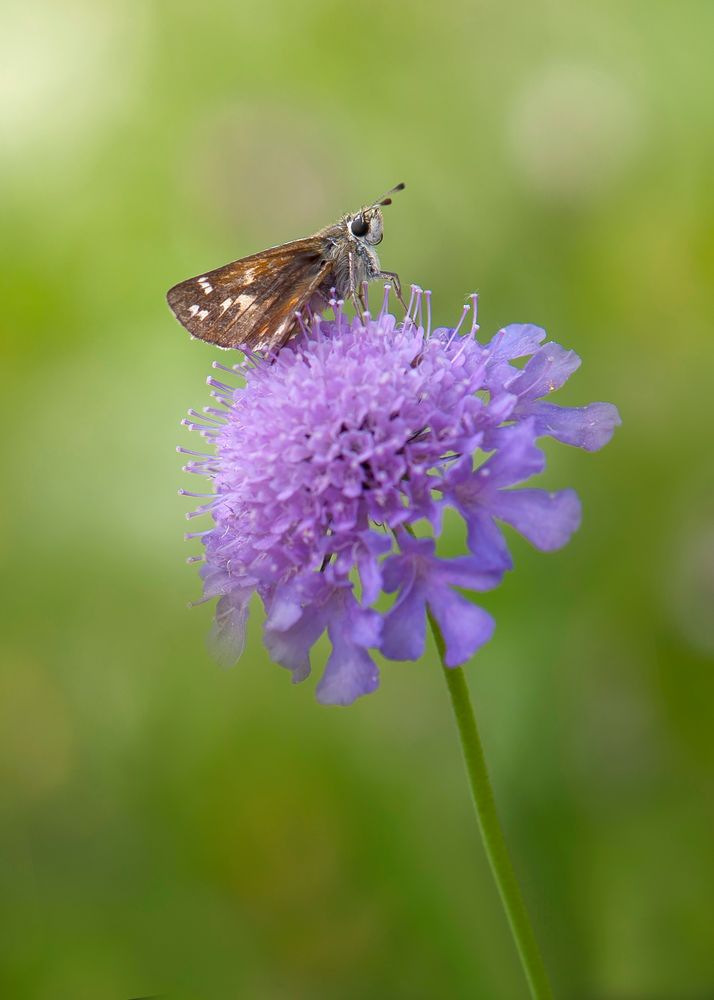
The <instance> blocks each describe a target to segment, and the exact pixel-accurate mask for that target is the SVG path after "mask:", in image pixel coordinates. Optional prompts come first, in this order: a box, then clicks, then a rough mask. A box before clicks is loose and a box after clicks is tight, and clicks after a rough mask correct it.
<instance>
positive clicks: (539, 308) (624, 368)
mask: <svg viewBox="0 0 714 1000" xmlns="http://www.w3.org/2000/svg"><path fill="white" fill-rule="evenodd" d="M713 34H714V5H713V4H711V3H707V2H696V0H694V2H680V3H669V2H666V0H659V2H658V0H649V2H644V0H640V2H636V0H632V2H628V3H623V2H621V0H620V2H614V0H605V2H599V3H597V4H586V3H584V2H583V3H572V2H566V0H530V2H525V0H522V2H504V3H501V4H493V3H486V2H480V3H474V2H467V0H445V2H443V3H441V4H438V5H435V4H431V3H423V2H416V3H411V4H407V3H401V4H398V3H391V2H384V0H382V2H379V3H377V2H368V3H362V4H349V5H348V4H346V3H336V2H326V0H322V2H314V3H313V2H309V0H304V2H302V3H290V2H288V0H282V2H275V0H261V2H255V0H250V2H240V3H236V2H232V3H231V2H213V0H206V2H203V3H201V4H196V3H193V2H188V0H172V2H160V0H133V2H131V0H128V2H124V3H121V2H118V0H117V2H115V3H101V2H97V0H91V2H90V0H53V2H51V0H37V2H35V3H33V4H28V3H21V2H18V0H5V3H4V4H3V13H2V24H1V25H0V84H1V86H2V98H1V102H0V129H1V130H2V137H1V141H0V147H1V148H0V191H1V194H0V198H1V200H2V236H3V239H2V249H1V250H0V252H1V253H2V264H1V269H2V278H3V284H4V292H3V295H2V310H0V326H2V332H3V364H2V375H1V379H2V382H1V389H2V406H3V409H4V412H5V415H4V420H3V434H2V442H3V447H4V458H3V466H4V470H5V483H6V485H5V488H4V490H3V504H2V520H1V522H0V544H1V546H2V556H3V563H4V567H5V574H4V581H5V582H4V594H3V600H2V604H1V614H2V618H3V622H2V639H1V643H2V674H1V676H0V780H1V781H2V789H3V792H2V801H1V804H0V810H1V815H0V821H1V828H2V841H3V844H2V852H1V855H0V857H1V859H2V860H1V861H0V864H1V865H2V868H3V869H4V872H3V888H2V903H1V904H0V905H1V906H2V909H3V910H4V911H5V912H4V914H3V916H4V918H5V919H4V930H3V932H2V934H1V935H0V992H1V993H2V995H3V996H4V997H9V998H13V1000H14V998H25V997H28V998H41V1000H45V998H47V1000H63V998H68V1000H85V998H86V1000H102V998H105V997H106V998H121V1000H125V998H128V997H135V996H138V995H144V994H153V993H156V994H162V995H165V996H166V997H169V998H172V997H186V998H191V1000H197V998H200V1000H211V998H235V997H251V998H252V997H255V998H259V1000H288V998H290V1000H292V998H297V1000H303V998H320V1000H322V998H326V1000H332V998H335V1000H337V998H347V1000H352V998H354V1000H356V998H364V997H376V998H382V997H384V998H391V997H394V998H432V997H455V998H462V997H463V998H467V997H478V998H485V1000H491V998H493V1000H502V998H503V1000H512V998H513V1000H517V998H521V997H524V995H525V992H524V985H523V981H522V977H521V973H520V970H519V968H518V965H517V961H516V958H515V955H514V950H513V947H512V944H511V941H510V938H509V934H508V930H507V926H506V923H505V919H504V917H503V915H502V913H501V911H500V909H499V903H498V899H497V895H496V891H495V889H494V886H493V884H492V882H491V879H490V876H489V872H488V870H487V867H486V863H485V860H484V857H483V854H482V851H481V847H480V844H479V840H478V836H477V832H476V830H475V824H474V820H473V816H472V813H471V807H470V803H469V798H468V794H467V788H466V784H465V781H464V777H463V774H462V765H461V760H460V755H459V748H458V745H457V739H456V734H455V732H454V727H453V723H452V719H451V717H450V708H449V704H448V701H447V696H446V691H445V687H444V684H443V680H442V677H441V676H440V673H439V670H438V667H437V664H436V661H435V659H434V653H433V650H432V649H430V650H429V653H428V655H427V657H426V658H425V660H424V662H422V663H418V664H388V665H385V666H384V669H383V671H382V686H381V689H380V691H379V692H378V693H377V694H376V695H374V696H371V697H369V698H365V699H363V700H362V701H360V702H358V703H357V704H355V705H354V706H353V707H352V708H350V709H349V710H339V709H338V710H335V709H328V708H323V707H320V706H319V705H317V704H316V702H315V700H314V690H313V689H314V683H313V682H312V681H309V682H308V683H306V684H305V685H303V686H301V687H295V688H294V687H292V686H291V685H290V684H289V682H288V676H287V674H286V673H285V672H284V671H282V670H281V669H279V668H278V667H276V666H273V665H272V664H270V663H269V662H268V661H267V658H266V654H265V652H264V649H263V647H262V644H261V640H260V617H261V616H260V614H259V613H258V614H255V615H254V619H253V623H252V627H251V633H250V640H249V645H248V650H247V654H246V656H245V658H244V661H243V662H241V664H240V665H239V667H238V668H237V669H235V670H233V671H229V672H223V671H221V670H220V669H219V668H217V667H216V666H214V664H213V663H212V662H211V661H210V660H209V658H208V656H207V653H206V651H205V646H204V636H205V634H206V632H207V629H208V625H209V621H210V617H211V609H210V608H208V607H205V606H204V607H201V608H198V609H196V610H193V611H190V612H189V611H188V610H187V609H186V602H187V601H188V600H190V599H192V598H194V597H196V596H197V595H198V590H199V588H198V579H197V574H196V572H195V569H194V568H191V567H188V566H186V565H185V563H184V559H185V557H186V556H187V555H188V554H189V553H190V552H192V551H196V548H195V545H194V547H193V548H192V546H191V544H187V543H185V542H184V541H183V540H182V533H183V531H184V530H185V529H186V523H185V522H184V520H183V513H184V510H185V509H186V504H185V503H184V502H183V501H182V500H179V499H178V498H177V497H176V489H177V488H178V487H179V486H181V485H183V486H188V487H189V488H191V484H189V483H187V482H185V479H186V477H185V476H183V475H182V474H181V472H180V464H181V463H180V460H179V457H178V456H177V455H176V454H175V451H174V447H175V445H176V444H177V443H179V442H181V443H183V444H184V445H188V446H189V447H190V446H191V443H190V442H191V436H189V435H188V434H186V433H185V432H184V431H183V429H182V428H180V427H179V426H178V424H179V420H180V418H181V416H182V415H183V413H184V412H185V410H186V409H187V408H188V407H190V406H199V407H200V406H202V405H204V403H206V402H208V398H207V391H208V390H207V389H206V387H205V385H204V379H205V376H206V375H207V374H208V373H209V367H210V363H211V360H212V358H213V357H214V356H215V353H214V351H213V350H212V349H211V348H209V347H207V346H206V345H204V344H202V343H198V342H192V341H190V339H189V337H188V335H187V334H185V332H184V331H183V330H182V329H181V328H180V327H179V326H178V325H177V324H176V323H175V321H174V320H173V319H172V317H171V316H170V314H169V312H168V310H167V308H166V305H165V302H164V293H165V290H166V289H167V288H168V287H169V286H170V285H171V284H173V283H175V282H176V281H178V280H181V279H182V278H185V277H187V276H188V275H191V274H196V273H199V272H200V271H201V270H204V269H207V268H210V267H213V266H217V265H219V264H221V263H223V262H225V261H227V260H230V259H233V258H235V257H238V256H241V255H244V254H247V253H249V252H253V251H255V250H258V249H260V248H262V247H264V246H268V245H270V244H273V243H276V242H281V241H283V240H286V239H290V238H294V237H296V236H300V235H304V234H306V233H309V232H311V231H313V230H315V229H316V228H319V227H320V226H322V225H324V224H326V223H327V222H329V221H331V220H332V219H334V218H335V217H337V216H338V215H339V214H340V213H341V212H342V211H344V210H347V209H350V208H354V207H356V206H358V205H359V204H360V203H361V202H362V201H364V200H365V199H369V198H372V197H373V196H376V195H377V194H379V193H380V192H381V191H382V190H384V189H385V188H387V187H388V186H390V185H391V184H393V183H395V182H397V181H400V180H405V181H406V182H407V190H406V192H405V193H404V194H403V195H400V196H399V197H398V198H397V199H396V201H395V204H394V206H393V207H392V208H390V209H388V210H387V219H386V227H387V234H386V239H385V242H384V244H383V247H382V251H383V252H382V261H383V264H384V266H385V267H387V268H390V269H392V268H393V269H395V270H398V271H399V272H400V274H401V275H402V278H403V280H404V281H405V282H406V283H407V284H408V283H409V282H411V281H416V282H420V283H422V284H423V285H425V286H428V287H431V288H432V289H433V291H434V305H435V314H436V319H437V321H438V322H439V323H448V322H452V321H454V320H455V318H456V317H457V316H458V314H459V312H460V307H461V303H462V302H463V297H464V295H465V294H466V293H467V292H469V291H471V290H474V289H477V290H478V291H479V292H480V293H481V323H482V330H483V331H484V334H486V333H488V334H489V335H490V333H491V332H493V331H495V330H496V329H498V327H499V326H500V325H502V324H504V323H507V322H515V321H531V322H535V323H540V324H543V325H545V326H546V327H547V329H548V332H549V333H550V335H551V336H552V337H553V338H554V339H556V340H558V341H560V342H561V343H563V344H565V345H566V346H568V347H573V348H575V349H576V350H577V351H578V352H579V353H580V354H581V356H582V357H583V359H584V365H583V369H582V371H581V372H579V373H578V374H577V376H576V377H575V378H573V379H572V384H570V385H569V386H568V387H567V389H566V390H565V392H564V393H563V394H561V401H564V402H571V403H576V402H587V401H590V400H593V399H606V400H611V401H613V402H615V403H617V404H618V405H619V406H620V409H621V413H622V417H623V421H624V423H623V427H622V428H621V429H620V430H619V431H618V433H617V434H616V437H615V440H614V442H613V443H612V444H611V445H610V446H609V447H608V448H607V449H606V450H605V451H603V452H602V453H600V454H597V455H588V454H583V453H579V452H576V451H575V450H572V449H567V448H565V447H559V448H554V449H550V452H549V455H550V466H549V471H548V474H547V482H548V483H551V484H553V485H554V486H566V485H573V486H575V487H576V488H577V489H578V491H579V492H580V494H581V496H582V499H583V503H584V523H583V527H582V529H581V531H580V532H579V534H578V535H577V536H576V537H575V539H574V540H573V542H572V544H571V545H570V546H569V547H568V548H567V549H566V550H564V551H562V552H559V553H556V554H551V555H543V554H540V553H536V552H534V551H533V550H532V549H530V548H529V546H528V545H527V543H525V542H524V541H522V540H518V539H514V540H513V548H514V553H515V557H516V562H517V567H516V572H515V573H513V574H511V576H510V577H509V579H508V580H507V581H506V583H505V585H504V586H503V587H502V588H501V589H500V590H499V591H498V592H497V593H494V594H490V595H486V597H485V599H484V602H483V603H484V604H485V605H486V606H487V607H488V608H489V609H490V610H491V611H493V612H494V614H495V615H496V617H497V620H498V629H497V633H496V637H495V639H494V641H493V642H492V643H491V645H490V646H489V647H488V648H487V649H485V650H484V651H483V653H482V654H480V655H479V656H478V658H477V659H476V660H475V661H474V662H473V663H471V664H470V665H469V667H468V668H467V669H468V675H469V681H470V684H471V686H472V691H473V693H474V698H475V702H476V708H477V712H478V716H479V718H480V721H481V725H482V728H483V735H484V740H485V744H486V750H487V755H488V759H489V762H490V766H491V770H492V776H493V779H494V783H495V787H496V794H497V799H498V805H499V808H500V812H501V815H502V819H503V822H504V825H505V827H506V831H507V835H508V839H509V842H510V845H511V848H512V851H513V855H514V859H515V863H516V867H517V870H518V872H519V875H520V876H521V878H522V882H523V886H524V892H525V894H526V898H527V900H528V904H529V907H530V910H531V912H532V915H533V919H534V922H535V924H536V927H537V933H538V936H539V939H540V941H541V943H542V947H543V950H544V953H545V957H546V962H547V964H548V967H549V969H550V971H551V973H552V977H553V980H554V983H555V987H556V993H557V996H558V997H560V998H573V1000H659V998H662V1000H689V998H704V997H711V996H713V995H714V948H713V946H712V945H713V938H714V935H713V928H714V914H713V906H712V898H713V896H714V852H713V850H712V843H713V837H712V830H713V826H714V824H713V820H714V795H713V788H712V780H711V779H712V765H713V764H714V737H713V735H712V730H713V726H712V695H713V694H714V678H713V676H712V671H711V655H712V653H713V652H714V614H713V611H714V511H713V510H712V487H713V485H714V469H713V468H712V448H713V445H714V441H713V440H712V438H713V436H714V435H713V434H712V409H711V397H712V390H711V384H712V362H713V361H714V348H713V346H712V324H711V316H712V305H713V303H712V283H711V274H712V264H713V263H714V240H713V237H712V233H713V232H714V226H713V222H714V186H713V185H712V176H714V130H713V128H712V98H711V95H712V87H713V86H714V68H713V67H714V64H713V63H712V59H711V46H712V37H713ZM375 294H376V293H375ZM194 485H195V484H194ZM451 545H452V548H453V549H454V550H455V549H456V547H457V545H458V539H457V537H456V536H455V535H454V536H453V537H452V538H451ZM324 654H325V651H324V648H321V650H320V654H319V656H318V661H320V662H322V661H323V660H324ZM318 666H319V663H318Z"/></svg>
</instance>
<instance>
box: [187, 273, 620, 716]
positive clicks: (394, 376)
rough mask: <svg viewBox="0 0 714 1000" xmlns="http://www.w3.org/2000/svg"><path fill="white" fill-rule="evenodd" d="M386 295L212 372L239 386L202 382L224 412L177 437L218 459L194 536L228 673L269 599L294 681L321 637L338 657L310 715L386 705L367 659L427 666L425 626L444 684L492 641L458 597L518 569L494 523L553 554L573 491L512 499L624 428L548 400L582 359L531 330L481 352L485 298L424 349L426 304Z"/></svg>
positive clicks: (216, 643) (271, 648)
mask: <svg viewBox="0 0 714 1000" xmlns="http://www.w3.org/2000/svg"><path fill="white" fill-rule="evenodd" d="M387 295H388V289H387V290H386V291H385V301H384V305H383V307H382V310H381V312H380V314H379V316H378V317H377V318H374V319H373V318H371V317H370V315H369V314H366V315H365V316H364V318H355V319H353V320H351V321H350V320H348V318H347V317H346V316H345V314H344V313H343V310H342V303H339V302H337V303H333V311H334V318H332V319H324V318H322V317H320V316H318V315H313V316H312V317H311V319H310V322H309V324H308V325H304V324H303V325H302V327H301V332H300V333H299V335H298V336H297V337H296V338H295V339H294V340H293V341H292V342H290V343H289V344H288V345H287V346H286V347H284V348H283V349H282V350H281V351H280V352H279V354H278V355H277V356H276V357H273V358H268V359H263V358H260V357H257V356H251V357H247V358H245V359H244V360H243V361H242V362H240V363H238V364H235V365H233V366H232V367H227V366H224V365H220V364H218V363H217V362H216V363H214V367H216V368H221V369H223V370H224V371H225V372H228V373H230V374H231V375H232V376H239V381H240V385H239V386H238V387H236V386H234V385H229V384H227V383H226V382H219V381H217V380H216V379H215V378H209V379H208V382H209V385H211V386H212V389H213V391H212V395H213V397H214V399H215V401H216V402H217V403H218V405H217V406H212V407H206V408H205V410H204V413H203V414H199V413H196V412H195V411H191V413H190V418H189V419H188V420H186V421H184V423H186V424H187V425H188V426H189V427H190V428H191V429H193V430H197V431H198V432H199V433H200V434H202V435H203V436H204V438H206V439H208V440H209V441H210V442H211V444H212V445H213V447H214V450H215V454H212V455H202V454H201V453H198V452H187V454H188V455H190V456H191V458H190V461H189V463H188V465H187V466H186V469H187V471H190V472H197V473H200V474H203V475H207V476H209V477H210V478H211V479H212V481H213V484H214V493H212V494H209V495H208V496H209V498H210V499H209V502H208V503H207V504H204V505H202V506H201V507H199V509H198V510H197V511H194V512H192V514H190V515H189V517H192V516H196V515H199V514H203V513H210V516H211V517H212V519H213V527H212V528H211V529H210V530H208V531H207V532H203V533H196V534H200V535H201V537H202V542H203V545H204V548H205V554H204V557H203V565H202V567H201V573H202V577H203V599H204V600H208V599H211V598H217V599H218V603H217V607H216V617H215V624H214V627H213V633H212V641H213V647H214V650H215V652H216V655H217V657H218V658H219V660H221V661H222V662H224V663H228V664H232V663H234V662H235V661H236V660H237V659H238V657H239V656H240V654H241V652H242V649H243V643H244V633H245V626H246V621H247V617H248V606H249V602H250V600H251V597H252V595H253V594H258V595H259V597H260V598H261V600H262V602H263V604H264V606H265V610H266V613H267V617H266V621H265V627H264V641H265V645H266V647H267V650H268V652H269V654H270V656H271V658H272V659H273V660H274V661H275V662H277V663H279V664H281V665H282V666H284V667H286V668H287V669H288V670H289V671H291V673H292V678H293V680H294V681H301V680H303V679H304V678H305V677H307V675H308V674H309V673H310V650H311V648H312V646H313V645H314V643H315V642H316V641H317V639H318V638H319V637H320V636H321V635H322V633H323V632H325V631H326V632H327V634H328V636H329V639H330V641H331V643H332V652H331V654H330V656H329V658H328V660H327V665H326V667H325V671H324V673H323V675H322V678H321V680H320V682H319V684H318V686H317V697H318V699H319V700H320V701H322V702H325V703H330V704H343V705H345V704H349V703H351V702H352V701H354V699H355V698H357V697H359V696H360V695H363V694H367V693H369V692H371V691H374V690H375V688H376V687H377V685H378V683H379V673H378V670H377V667H376V664H375V662H374V660H373V657H372V653H371V652H370V650H379V651H381V653H382V654H383V655H384V656H385V657H387V658H389V659H392V660H414V659H417V658H418V657H419V656H420V655H421V654H422V652H423V650H424V643H425V619H426V612H427V610H428V611H429V612H430V613H431V615H432V616H433V618H434V619H435V620H436V622H437V623H438V625H439V628H440V630H441V632H442V635H443V638H444V642H445V647H446V655H445V662H446V665H447V666H450V667H456V666H458V665H460V664H462V663H464V662H465V661H466V660H467V659H468V658H469V657H470V656H472V655H473V654H474V653H475V652H476V650H478V649H479V648H480V647H481V646H482V645H483V644H484V643H485V642H487V641H488V640H489V639H490V638H491V635H492V633H493V629H494V622H493V619H492V618H491V616H490V615H489V614H488V613H487V612H486V611H485V610H483V609H482V608H480V607H479V606H478V605H476V604H474V603H472V601H470V600H469V599H468V598H466V597H465V596H464V595H463V594H462V593H461V591H462V590H469V591H479V592H480V591H485V590H489V589H491V588H493V587H496V586H497V585H498V584H499V583H500V582H501V580H502V578H503V575H504V573H505V572H506V571H507V570H509V569H510V568H511V565H512V563H511V558H510V555H509V552H508V548H507V545H506V542H505V539H504V537H503V535H502V533H501V529H500V527H499V524H500V523H501V522H505V523H507V524H510V525H512V526H513V527H514V528H516V530H517V531H519V532H520V533H521V534H523V535H525V537H526V538H528V539H529V540H530V541H531V542H532V543H533V544H534V545H535V546H537V547H538V548H539V549H543V550H552V549H557V548H560V546H562V545H564V544H565V543H566V542H567V541H568V539H569V538H570V536H571V534H572V533H573V531H574V530H575V529H576V528H577V527H578V524H579V522H580V504H579V502H578V498H577V496H576V495H575V493H574V492H573V491H572V490H567V489H566V490H561V491H557V492H551V491H547V490H543V489H538V488H533V487H530V486H529V487H525V488H524V487H520V486H519V484H521V483H523V482H524V481H525V480H528V479H530V478H531V476H533V475H534V474H536V473H539V472H541V471H542V470H543V468H544V465H545V459H544V456H543V452H542V451H541V450H540V449H539V448H538V446H537V444H536V441H537V439H538V438H539V437H542V436H544V435H549V436H551V437H554V438H556V439H558V440H560V441H563V442H565V443H567V444H571V445H576V446H578V447H581V448H585V449H587V450H589V451H594V450H597V449H598V448H601V447H602V446H603V445H604V444H606V443H607V441H609V439H610V437H611V436H612V433H613V430H614V428H615V427H616V426H617V424H619V422H620V419H619V416H618V413H617V410H616V409H615V407H614V406H612V405H611V404H609V403H593V404H591V405H590V406H586V407H583V408H570V407H560V406H556V405H554V404H552V403H550V402H546V401H545V398H546V397H549V396H550V394H551V393H552V392H553V391H554V390H555V389H557V388H559V387H560V386H561V385H562V384H563V383H564V382H565V380H566V379H567V378H568V376H569V375H570V374H572V372H573V371H574V370H575V369H576V368H577V367H578V365H579V364H580V359H579V358H578V357H577V355H576V354H574V353H573V352H572V351H566V350H564V349H563V348H562V347H560V346H559V345H558V344H555V343H550V342H549V343H544V341H545V337H546V335H545V332H544V331H543V330H542V329H540V328H539V327H536V326H532V325H529V324H525V325H521V324H517V325H512V326H507V327H505V328H504V329H503V330H500V331H499V332H498V333H497V334H496V335H495V336H494V337H493V339H492V340H491V341H490V343H488V344H486V345H483V344H481V343H479V341H478V340H477V339H476V333H477V330H478V326H477V322H476V305H477V303H476V297H475V296H474V297H472V301H471V305H470V306H465V307H464V311H463V313H462V316H461V320H460V322H459V324H458V325H457V327H456V328H454V329H447V328H439V329H435V330H433V331H432V330H431V329H430V308H429V302H430V300H429V293H422V292H421V290H420V289H417V288H413V289H412V301H411V303H410V308H409V311H408V313H407V316H406V317H405V319H404V320H402V321H400V322H397V320H396V319H395V317H394V316H392V315H391V314H390V313H389V312H388V311H387ZM425 307H426V308H425ZM425 312H426V313H427V320H426V322H424V313H425ZM469 312H471V314H472V323H471V329H470V331H469V332H468V333H466V334H463V333H461V332H460V331H461V327H462V325H463V323H464V320H465V319H466V317H467V314H468V313H469ZM522 358H528V360H527V361H526V362H525V364H523V363H521V364H520V365H516V364H514V363H513V362H514V361H516V360H517V359H522ZM179 450H182V451H184V449H179ZM182 492H186V491H182ZM189 495H194V496H200V495H201V494H189ZM446 507H451V508H453V509H454V510H455V511H457V512H458V514H460V515H461V517H462V518H463V519H464V521H465V523H466V528H467V544H468V554H467V555H462V556H459V557H457V558H450V559H445V558H442V557H441V556H439V555H438V554H437V550H436V539H437V538H438V537H439V535H440V533H441V526H442V514H443V511H444V508H446ZM417 524H418V525H419V527H418V529H417V530H416V531H415V530H414V528H413V526H414V525H417ZM189 537H196V535H194V534H192V535H190V536H189ZM382 592H386V593H393V594H394V595H395V599H394V601H393V604H392V605H391V607H390V608H389V610H387V611H386V612H378V611H376V610H375V609H374V607H373V606H374V604H375V603H376V601H377V599H378V598H379V597H380V595H381V594H382Z"/></svg>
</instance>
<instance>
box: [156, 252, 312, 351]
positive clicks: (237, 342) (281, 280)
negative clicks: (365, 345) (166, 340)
mask: <svg viewBox="0 0 714 1000" xmlns="http://www.w3.org/2000/svg"><path fill="white" fill-rule="evenodd" d="M323 250H324V241H323V239H322V238H321V237H319V236H310V237H308V238H307V239H304V240H295V241H293V242H292V243H283V244H282V245H281V246H277V247H271V248H270V249H269V250H263V251H261V252H260V253H256V254H253V255H252V256H251V257H243V258H242V259H241V260H235V261H233V262H232V263H231V264H225V265H224V266H223V267H218V268H216V269H215V270H213V271H207V272H206V273H205V274H202V275H199V276H198V277H196V278H189V279H188V280H187V281H182V282H181V283H180V284H178V285H175V286H174V287H173V288H172V289H171V290H170V291H169V292H168V294H167V296H166V298H167V300H168V303H169V306H170V307H171V310H172V312H173V313H174V315H175V316H176V319H177V320H178V321H179V323H181V324H182V325H183V326H185V327H186V329H187V330H188V331H189V333H190V334H192V335H193V336H194V337H200V339H201V340H206V341H208V342H209V343H211V344H218V346H219V347H236V348H246V349H247V350H253V351H255V350H261V351H272V350H277V349H279V348H280V347H282V346H283V344H285V343H286V341H287V340H288V339H289V338H290V335H291V333H292V331H293V328H294V326H295V313H296V312H299V311H300V310H301V309H302V308H303V307H304V306H305V305H306V304H307V303H308V302H309V301H310V299H311V298H312V296H313V295H314V294H315V292H316V291H317V290H318V288H319V287H320V285H321V284H322V282H323V281H324V280H325V278H326V277H327V274H328V272H329V269H330V266H331V265H330V264H329V262H327V261H326V260H325V259H324V254H323Z"/></svg>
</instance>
